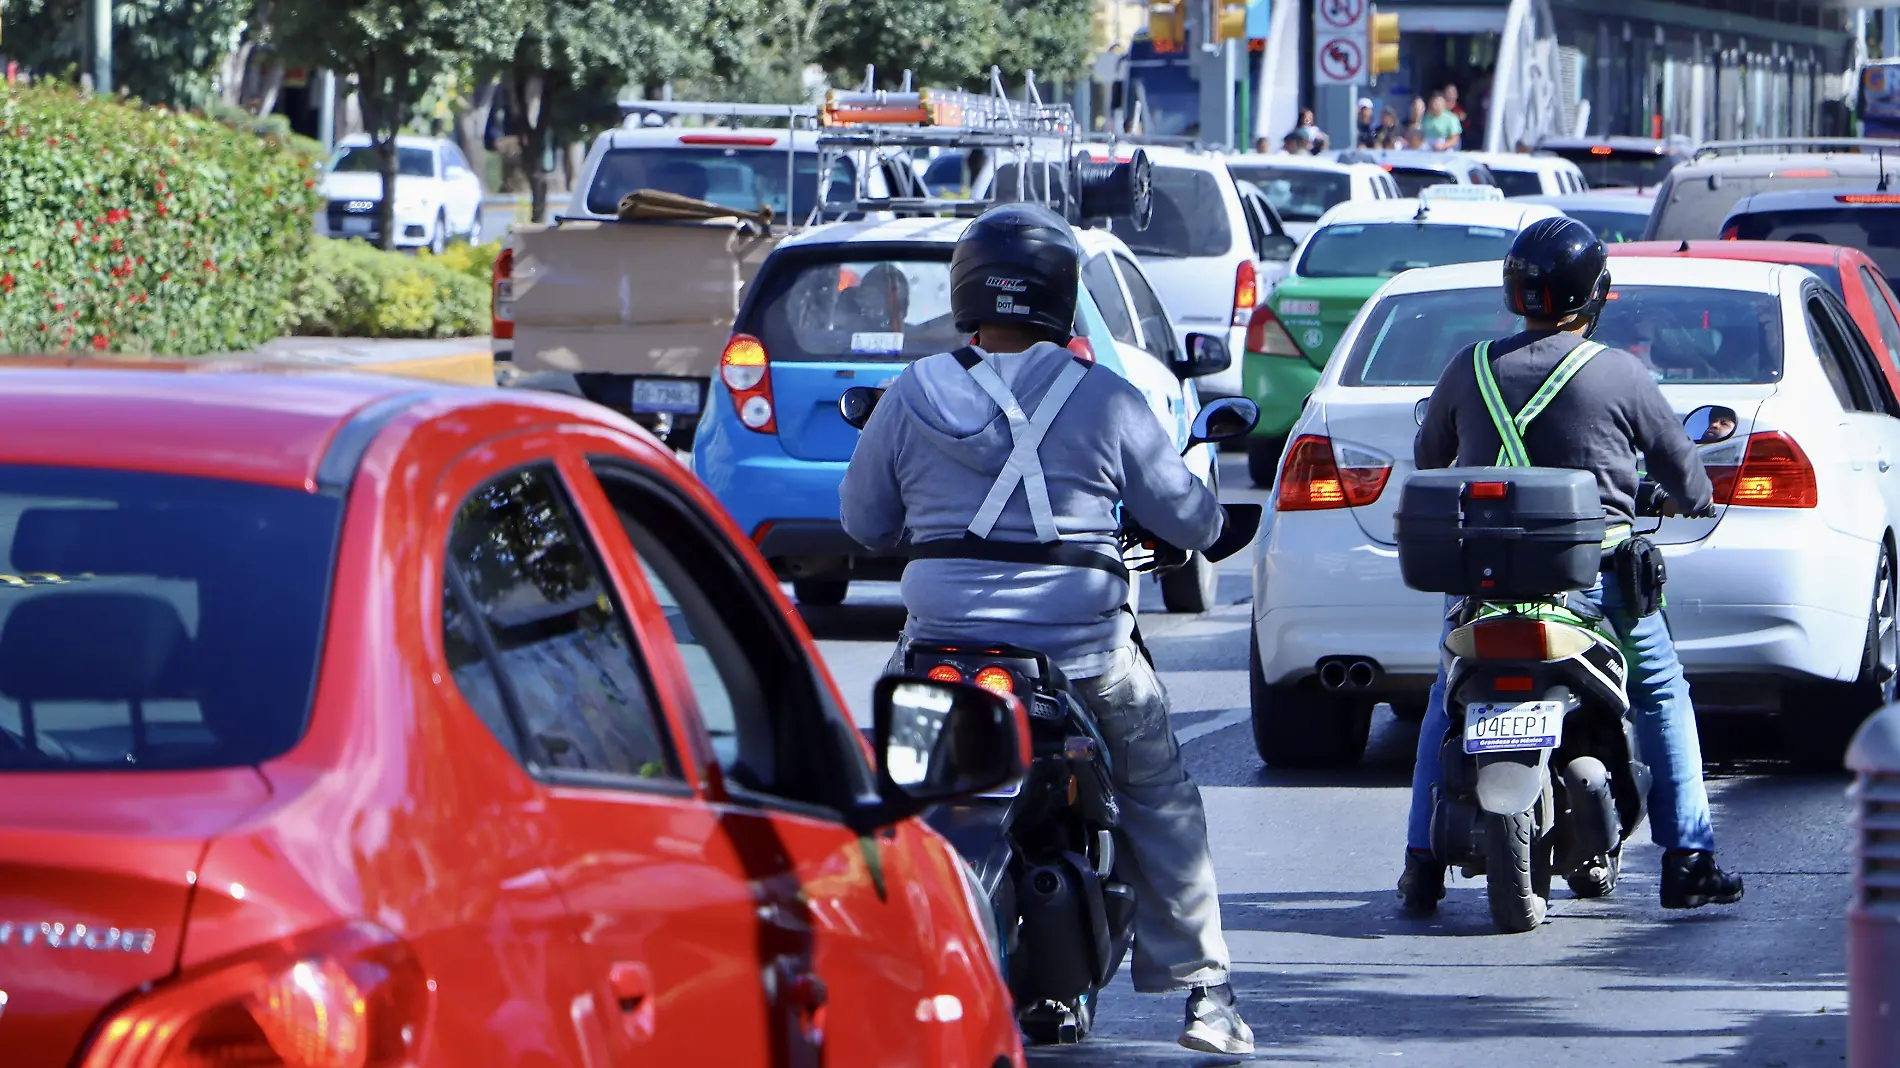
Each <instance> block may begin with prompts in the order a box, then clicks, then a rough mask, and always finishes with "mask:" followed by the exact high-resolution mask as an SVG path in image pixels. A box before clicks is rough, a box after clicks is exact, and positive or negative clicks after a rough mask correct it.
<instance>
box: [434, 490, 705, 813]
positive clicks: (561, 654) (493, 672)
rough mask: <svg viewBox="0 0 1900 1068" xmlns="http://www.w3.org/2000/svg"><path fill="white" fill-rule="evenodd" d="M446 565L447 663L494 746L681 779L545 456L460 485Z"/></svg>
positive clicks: (600, 768)
mask: <svg viewBox="0 0 1900 1068" xmlns="http://www.w3.org/2000/svg"><path fill="white" fill-rule="evenodd" d="M446 570H447V572H448V589H446V590H445V591H444V617H445V618H444V623H445V626H453V627H455V628H456V629H455V630H452V631H450V632H449V633H448V634H446V635H445V638H446V640H447V644H448V648H449V651H450V656H451V662H450V667H451V669H452V670H453V671H454V674H455V679H456V684H457V686H458V687H460V688H461V690H462V693H463V695H464V696H465V697H466V698H467V699H468V702H469V704H470V705H471V706H473V707H474V708H475V710H476V712H477V713H478V714H480V715H481V716H482V718H483V719H484V720H485V721H487V722H488V724H489V726H490V728H491V729H494V730H496V731H497V735H498V737H500V738H501V739H502V741H503V744H504V745H506V746H507V747H508V748H509V749H510V750H512V751H514V752H515V753H517V754H524V753H525V754H526V756H527V758H528V760H529V762H531V763H533V764H537V765H540V766H542V767H544V768H547V769H552V770H556V771H558V770H564V769H565V770H574V771H581V772H588V773H591V774H596V775H598V774H606V775H614V776H624V777H628V778H632V779H639V780H653V779H669V780H678V779H679V778H680V777H681V776H680V771H679V764H678V762H677V761H676V760H675V759H674V756H673V754H672V752H671V746H670V745H669V744H668V738H667V733H666V731H665V729H664V725H663V724H662V722H661V721H660V719H659V717H658V716H657V715H656V713H655V711H654V706H653V697H652V693H653V691H652V687H651V685H650V684H649V680H648V679H647V677H646V669H645V666H644V665H643V664H642V663H641V662H640V661H639V659H638V658H637V656H636V654H635V652H634V646H633V643H632V641H631V639H630V638H629V637H628V632H627V627H626V621H625V619H624V618H623V616H622V614H621V612H620V609H619V607H618V606H617V605H616V604H615V603H614V599H613V597H612V595H611V593H610V591H609V589H608V587H607V585H606V583H605V582H604V581H603V580H602V577H601V568H600V563H599V555H598V553H597V552H596V551H595V548H594V546H593V545H592V543H591V542H590V541H589V539H588V537H587V533H586V531H585V530H584V529H582V528H581V525H580V524H579V523H578V522H577V520H576V517H575V514H574V507H573V504H572V503H571V502H570V500H569V498H568V496H567V493H566V491H565V490H564V489H563V488H562V486H561V482H560V476H559V475H558V474H557V473H556V472H555V470H554V468H553V467H552V466H547V465H539V466H534V467H527V468H523V469H521V470H518V471H514V472H511V473H509V474H507V475H503V476H502V477H500V478H498V479H495V480H494V481H492V482H489V483H488V484H486V485H484V486H482V487H481V488H480V489H478V490H476V491H475V492H474V493H473V494H472V495H470V497H469V498H468V500H466V501H465V502H463V504H462V507H461V510H460V511H459V512H458V513H457V515H456V519H455V526H454V527H453V529H452V531H451V533H450V535H449V559H448V564H447V568H446ZM476 656H478V657H479V659H474V658H473V657H476ZM458 659H459V660H460V661H461V663H459V664H457V663H456V660H458ZM509 729H512V730H513V731H514V732H516V733H515V737H513V738H510V737H509V735H508V731H509Z"/></svg>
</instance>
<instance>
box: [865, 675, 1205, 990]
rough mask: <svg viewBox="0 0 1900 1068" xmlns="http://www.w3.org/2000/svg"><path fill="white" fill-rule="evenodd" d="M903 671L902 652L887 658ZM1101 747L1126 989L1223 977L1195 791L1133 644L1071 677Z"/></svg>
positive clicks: (1155, 685)
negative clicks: (1113, 809)
mask: <svg viewBox="0 0 1900 1068" xmlns="http://www.w3.org/2000/svg"><path fill="white" fill-rule="evenodd" d="M903 667H904V646H903V645H902V644H900V645H899V646H898V650H897V654H896V655H895V656H894V657H892V659H891V666H890V668H889V670H890V671H892V672H901V671H902V670H903ZM1070 682H1071V683H1072V684H1073V685H1074V687H1075V689H1076V692H1077V693H1078V694H1079V695H1080V696H1081V698H1082V702H1083V703H1084V704H1086V705H1087V706H1088V708H1089V711H1090V712H1092V713H1093V714H1094V716H1095V722H1096V725H1097V727H1099V728H1100V730H1101V732H1102V737H1103V738H1104V739H1105V740H1106V741H1107V742H1108V749H1109V756H1110V760H1111V762H1112V765H1113V776H1114V782H1115V800H1116V803H1117V804H1119V805H1120V806H1121V834H1120V836H1119V837H1120V841H1119V842H1118V843H1117V846H1116V848H1117V850H1118V851H1119V855H1118V856H1117V857H1116V858H1115V872H1116V874H1117V875H1118V876H1120V877H1122V878H1124V879H1126V880H1127V881H1128V883H1129V885H1130V886H1132V887H1133V888H1134V891H1135V902H1136V904H1135V947H1134V963H1133V968H1132V975H1133V978H1134V982H1135V989H1136V990H1138V991H1140V992H1142V993H1144V994H1158V993H1163V992H1165V991H1169V990H1182V989H1186V988H1188V987H1193V986H1218V985H1219V984H1221V983H1225V982H1226V981H1227V972H1228V957H1227V941H1226V939H1225V938H1223V937H1222V936H1221V926H1220V893H1219V891H1218V890H1217V889H1216V888H1215V886H1214V859H1213V857H1212V856H1211V855H1210V854H1209V852H1208V847H1207V813H1206V812H1205V811H1204V810H1203V809H1202V807H1201V790H1200V787H1198V786H1196V785H1194V780H1193V779H1190V778H1188V774H1187V768H1186V767H1184V766H1183V765H1182V763H1181V744H1180V743H1179V742H1178V741H1176V740H1175V737H1174V727H1173V725H1172V724H1170V723H1169V721H1168V697H1167V693H1166V692H1165V691H1164V690H1162V688H1161V680H1160V679H1158V678H1156V677H1155V672H1154V668H1153V667H1152V666H1150V665H1149V663H1148V660H1147V658H1146V657H1144V656H1142V655H1141V652H1140V651H1139V650H1137V649H1135V648H1134V647H1133V646H1123V647H1122V648H1120V649H1118V650H1116V652H1115V654H1114V657H1113V659H1112V660H1111V661H1110V663H1109V666H1108V669H1107V670H1106V671H1104V672H1103V673H1102V674H1101V675H1099V676H1097V677H1095V678H1092V679H1071V680H1070Z"/></svg>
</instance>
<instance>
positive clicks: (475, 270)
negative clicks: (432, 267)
mask: <svg viewBox="0 0 1900 1068" xmlns="http://www.w3.org/2000/svg"><path fill="white" fill-rule="evenodd" d="M417 255H418V256H419V257H420V258H421V259H422V261H423V262H424V263H430V262H433V263H439V264H441V265H442V266H444V267H447V268H448V269H449V270H451V271H454V272H455V273H457V274H465V275H468V276H469V277H470V278H473V279H475V280H476V281H477V282H480V283H481V284H482V285H484V286H488V285H492V284H493V283H494V280H495V257H496V256H499V255H501V242H500V241H499V240H496V241H490V242H489V243H488V244H486V245H450V246H449V247H448V248H447V249H445V250H444V251H443V253H442V255H440V256H437V255H435V254H434V253H432V252H430V251H429V250H428V249H423V250H422V251H421V252H420V253H418V254H417Z"/></svg>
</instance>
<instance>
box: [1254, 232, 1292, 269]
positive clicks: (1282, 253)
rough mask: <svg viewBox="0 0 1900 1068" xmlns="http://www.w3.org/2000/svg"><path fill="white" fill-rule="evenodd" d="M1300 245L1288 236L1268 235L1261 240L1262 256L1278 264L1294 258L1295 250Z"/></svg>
mask: <svg viewBox="0 0 1900 1068" xmlns="http://www.w3.org/2000/svg"><path fill="white" fill-rule="evenodd" d="M1299 245H1300V243H1299V242H1298V241H1295V240H1293V238H1292V237H1290V236H1288V235H1286V234H1268V235H1267V236H1266V237H1264V238H1261V240H1260V255H1261V257H1262V258H1264V259H1269V260H1274V261H1276V262H1279V261H1285V260H1290V259H1292V258H1293V250H1294V249H1296V248H1298V247H1299Z"/></svg>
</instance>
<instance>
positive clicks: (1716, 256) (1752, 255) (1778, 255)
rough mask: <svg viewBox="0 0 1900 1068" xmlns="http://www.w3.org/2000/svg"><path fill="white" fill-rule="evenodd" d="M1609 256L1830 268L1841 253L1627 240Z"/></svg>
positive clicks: (1830, 248) (1807, 244) (1796, 246)
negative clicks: (1754, 262)
mask: <svg viewBox="0 0 1900 1068" xmlns="http://www.w3.org/2000/svg"><path fill="white" fill-rule="evenodd" d="M1609 250H1610V255H1612V256H1682V257H1685V258H1688V259H1699V260H1754V261H1758V262H1762V263H1793V264H1799V265H1802V266H1807V265H1809V264H1815V265H1821V266H1834V265H1837V264H1838V263H1839V262H1840V257H1841V253H1842V252H1843V251H1845V250H1844V249H1842V248H1840V247H1839V246H1838V245H1817V244H1815V243H1814V242H1812V241H1627V242H1624V243H1622V244H1619V245H1611V246H1609Z"/></svg>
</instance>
